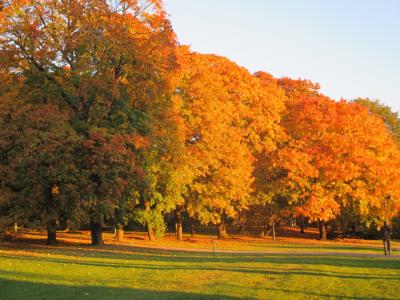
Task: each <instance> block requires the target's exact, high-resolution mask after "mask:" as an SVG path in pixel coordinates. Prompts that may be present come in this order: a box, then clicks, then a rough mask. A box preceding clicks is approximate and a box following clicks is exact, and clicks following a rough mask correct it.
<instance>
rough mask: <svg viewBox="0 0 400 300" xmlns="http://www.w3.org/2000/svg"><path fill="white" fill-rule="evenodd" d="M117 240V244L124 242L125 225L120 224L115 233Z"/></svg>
mask: <svg viewBox="0 0 400 300" xmlns="http://www.w3.org/2000/svg"><path fill="white" fill-rule="evenodd" d="M115 239H116V241H117V242H122V241H123V240H124V225H122V224H118V225H117V229H116V232H115Z"/></svg>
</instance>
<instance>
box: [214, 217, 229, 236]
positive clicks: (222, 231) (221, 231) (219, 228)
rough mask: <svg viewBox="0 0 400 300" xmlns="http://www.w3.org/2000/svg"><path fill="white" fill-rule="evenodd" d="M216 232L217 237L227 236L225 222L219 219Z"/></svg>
mask: <svg viewBox="0 0 400 300" xmlns="http://www.w3.org/2000/svg"><path fill="white" fill-rule="evenodd" d="M217 232H218V239H225V238H227V237H229V236H228V232H227V230H226V226H225V222H224V221H223V220H221V223H219V224H217Z"/></svg>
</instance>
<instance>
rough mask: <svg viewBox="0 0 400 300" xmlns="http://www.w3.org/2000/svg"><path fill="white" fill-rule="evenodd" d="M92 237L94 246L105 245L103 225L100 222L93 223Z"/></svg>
mask: <svg viewBox="0 0 400 300" xmlns="http://www.w3.org/2000/svg"><path fill="white" fill-rule="evenodd" d="M90 235H91V237H92V245H94V246H95V245H103V244H104V242H103V224H102V223H101V222H99V221H92V222H91V224H90Z"/></svg>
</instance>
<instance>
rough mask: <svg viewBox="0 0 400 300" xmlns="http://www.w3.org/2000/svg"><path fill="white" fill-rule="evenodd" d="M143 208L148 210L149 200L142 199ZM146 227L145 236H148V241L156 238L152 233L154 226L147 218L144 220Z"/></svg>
mask: <svg viewBox="0 0 400 300" xmlns="http://www.w3.org/2000/svg"><path fill="white" fill-rule="evenodd" d="M144 210H145V211H146V212H150V202H149V201H147V200H145V201H144ZM146 228H147V236H148V237H149V240H150V241H154V240H155V239H156V236H155V234H154V227H153V224H151V222H149V220H147V221H146Z"/></svg>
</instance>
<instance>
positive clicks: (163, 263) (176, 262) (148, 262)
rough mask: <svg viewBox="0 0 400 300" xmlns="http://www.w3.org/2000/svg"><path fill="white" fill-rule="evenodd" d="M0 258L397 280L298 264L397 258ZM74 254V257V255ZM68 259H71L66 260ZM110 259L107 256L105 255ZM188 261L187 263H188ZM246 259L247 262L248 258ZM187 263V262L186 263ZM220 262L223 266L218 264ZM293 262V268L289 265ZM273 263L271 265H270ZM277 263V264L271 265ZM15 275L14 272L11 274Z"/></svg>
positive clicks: (377, 263)
mask: <svg viewBox="0 0 400 300" xmlns="http://www.w3.org/2000/svg"><path fill="white" fill-rule="evenodd" d="M0 257H1V258H5V259H16V260H27V261H34V262H38V263H40V262H49V263H56V264H62V265H64V266H67V265H68V266H73V265H76V266H84V267H96V268H99V271H102V269H103V268H115V269H125V270H126V271H129V270H134V269H139V270H148V271H161V272H166V273H168V272H171V271H176V270H180V271H189V272H202V271H211V272H215V271H217V272H235V273H242V274H261V275H266V276H270V275H276V276H289V275H299V276H316V277H319V278H321V280H322V278H326V279H329V278H341V279H361V280H394V281H400V278H399V276H398V274H395V275H383V274H380V275H377V274H368V273H364V272H354V271H351V272H343V271H342V270H340V269H339V270H337V271H335V270H331V269H330V270H328V271H323V270H320V269H318V270H315V269H300V268H299V265H300V266H301V265H302V264H303V265H304V264H310V265H311V264H312V265H316V266H317V265H328V266H338V267H343V266H346V267H349V266H350V267H359V266H360V265H362V267H365V268H367V267H368V268H382V267H383V268H390V269H399V268H400V262H399V261H393V260H392V261H384V260H373V261H365V260H359V259H354V258H351V259H350V258H326V257H324V258H310V257H272V256H269V257H265V258H262V259H260V258H258V259H257V261H256V260H252V261H251V262H253V263H254V262H255V261H256V262H258V263H266V264H267V265H266V267H265V268H260V267H259V266H252V267H248V266H247V265H248V264H247V265H245V264H244V263H245V262H246V261H244V260H243V257H240V258H239V257H236V264H233V263H232V262H231V257H227V258H226V259H224V258H215V260H213V261H212V264H209V265H206V264H204V261H201V260H198V258H196V257H160V256H141V255H136V256H135V257H132V258H131V261H121V260H113V259H111V260H110V259H108V260H107V261H104V260H93V258H92V259H88V257H85V256H81V257H78V256H67V258H49V257H43V256H39V257H36V256H33V257H32V256H25V255H0ZM74 257H75V258H74ZM69 258H70V259H69ZM108 258H110V257H108ZM188 262H190V265H188V264H187V263H188ZM247 262H249V261H247ZM185 263H186V264H185ZM221 263H222V264H223V265H221ZM281 264H282V265H283V264H284V265H286V267H285V268H282V267H279V265H281ZM290 264H293V266H295V267H293V268H291V267H290ZM271 265H272V266H271ZM274 266H276V267H274ZM23 274H24V275H25V276H31V277H32V276H33V277H32V278H34V277H35V276H37V275H36V274H31V273H25V272H23ZM0 275H9V274H8V273H7V272H5V271H2V270H0ZM13 275H16V274H13Z"/></svg>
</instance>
